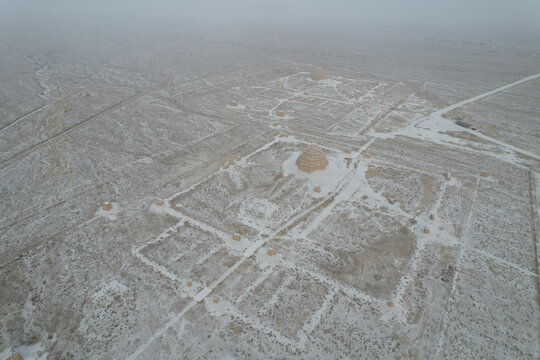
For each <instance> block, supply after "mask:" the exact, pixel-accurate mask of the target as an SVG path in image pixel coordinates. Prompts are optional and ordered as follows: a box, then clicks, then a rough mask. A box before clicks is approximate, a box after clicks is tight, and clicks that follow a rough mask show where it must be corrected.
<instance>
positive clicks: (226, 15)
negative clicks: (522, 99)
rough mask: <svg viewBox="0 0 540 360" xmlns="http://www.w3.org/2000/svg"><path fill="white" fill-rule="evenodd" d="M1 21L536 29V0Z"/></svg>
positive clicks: (111, 12) (136, 12)
mask: <svg viewBox="0 0 540 360" xmlns="http://www.w3.org/2000/svg"><path fill="white" fill-rule="evenodd" d="M0 6H1V7H2V9H3V11H2V12H1V15H0V20H3V21H2V22H4V23H7V24H10V23H17V22H21V21H23V22H24V21H26V20H29V21H31V22H36V21H38V22H39V20H40V19H42V20H43V21H55V20H56V21H60V22H62V21H64V22H70V21H75V22H82V23H92V22H96V21H103V22H105V23H111V24H113V23H117V25H121V24H122V23H129V22H130V21H137V20H138V19H153V20H163V21H184V22H192V23H201V24H205V23H208V22H217V23H219V24H228V25H234V24H243V25H250V26H285V27H289V26H294V27H298V26H315V27H317V26H318V27H335V28H338V29H345V30H346V29H353V30H354V29H365V28H384V27H385V26H386V27H388V28H390V29H396V28H398V29H399V28H405V29H408V28H413V29H433V30H436V31H438V30H441V31H456V32H460V31H475V32H490V31H493V32H529V33H531V34H535V35H539V34H540V21H538V19H539V18H540V2H538V1H534V0H519V1H516V2H508V1H500V0H499V1H489V0H476V1H472V2H471V1H465V0H458V1H453V2H447V1H443V0H438V1H429V0H420V1H412V2H404V1H398V0H391V1H385V2H379V3H377V2H373V1H353V0H345V1H344V0H341V1H336V2H331V3H328V2H326V1H308V0H300V1H295V2H293V3H291V2H288V1H284V0H280V1H272V2H270V1H256V2H254V1H248V0H234V1H229V2H222V1H217V0H213V1H208V0H207V1H181V2H179V3H176V2H175V1H173V0H158V1H155V2H152V3H151V4H146V2H145V1H142V0H138V1H128V0H117V1H112V2H108V1H105V0H98V1H93V2H72V1H69V0H52V1H47V2H39V1H36V0H34V1H26V2H20V1H12V0H1V1H0Z"/></svg>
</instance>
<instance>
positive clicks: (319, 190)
mask: <svg viewBox="0 0 540 360" xmlns="http://www.w3.org/2000/svg"><path fill="white" fill-rule="evenodd" d="M313 191H315V192H316V193H320V192H321V187H320V186H315V189H313Z"/></svg>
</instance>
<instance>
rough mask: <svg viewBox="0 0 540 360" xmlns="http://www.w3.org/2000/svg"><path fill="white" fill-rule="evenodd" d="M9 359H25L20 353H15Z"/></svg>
mask: <svg viewBox="0 0 540 360" xmlns="http://www.w3.org/2000/svg"><path fill="white" fill-rule="evenodd" d="M7 360H23V357H22V356H21V354H19V353H15V354H13V355H11V356H10V357H8V358H7Z"/></svg>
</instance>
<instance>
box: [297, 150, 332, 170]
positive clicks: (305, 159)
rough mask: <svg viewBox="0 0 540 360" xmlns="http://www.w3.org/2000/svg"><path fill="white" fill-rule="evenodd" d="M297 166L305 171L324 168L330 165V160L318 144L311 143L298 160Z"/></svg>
mask: <svg viewBox="0 0 540 360" xmlns="http://www.w3.org/2000/svg"><path fill="white" fill-rule="evenodd" d="M296 166H298V168H299V169H300V170H302V171H304V172H308V173H311V172H314V171H317V170H324V169H325V168H326V167H327V166H328V160H327V159H326V156H324V153H323V151H322V150H321V148H320V147H319V145H317V144H311V145H309V146H308V147H307V148H306V149H305V150H304V151H303V152H302V153H301V154H300V156H299V157H298V159H297V160H296Z"/></svg>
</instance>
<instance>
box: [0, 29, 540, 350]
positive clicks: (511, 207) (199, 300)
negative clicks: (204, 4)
mask: <svg viewBox="0 0 540 360" xmlns="http://www.w3.org/2000/svg"><path fill="white" fill-rule="evenodd" d="M80 31H84V30H80ZM154 31H158V30H154ZM159 31H165V30H159ZM49 32H50V33H49V34H48V36H53V37H57V38H58V39H59V40H62V41H68V40H66V38H64V36H66V35H65V34H64V33H62V32H54V31H53V30H49ZM175 34H176V33H175ZM87 35H88V36H94V35H91V34H85V35H84V36H87ZM79 36H82V35H79ZM190 36H193V39H199V36H200V35H199V34H198V33H197V32H194V33H191V32H189V31H187V30H186V34H185V37H178V36H176V35H175V39H176V40H175V41H176V42H175V43H174V45H173V44H171V43H169V42H167V40H156V39H157V38H154V37H151V38H150V39H151V41H150V40H149V39H146V40H145V39H139V41H140V43H139V42H137V44H136V45H135V44H131V43H130V42H129V41H127V40H126V44H124V46H125V49H126V51H127V52H128V55H126V54H124V55H122V54H119V53H118V52H117V46H118V44H116V43H112V42H109V41H108V40H107V38H100V37H96V38H95V39H94V41H95V42H96V43H95V44H91V45H88V46H89V47H95V49H94V50H95V51H91V52H86V51H83V50H70V51H67V52H65V51H63V48H58V49H56V48H54V44H52V43H51V45H50V46H52V47H53V49H52V50H50V49H49V51H47V52H45V51H42V50H39V49H40V47H37V46H36V44H35V43H29V44H27V46H26V47H21V48H17V47H4V48H2V49H5V50H3V51H6V53H5V54H6V55H5V56H3V57H1V58H0V64H2V62H5V66H3V67H2V69H4V70H3V71H4V72H6V73H7V74H11V73H13V74H14V73H19V74H21V75H20V78H19V79H18V80H15V79H14V78H11V77H9V76H8V78H9V79H8V81H5V82H0V90H1V92H0V96H2V98H0V99H4V98H5V101H4V102H3V103H5V104H6V105H5V106H2V108H1V109H0V111H2V113H0V114H2V118H1V121H2V123H1V124H0V147H1V149H2V152H1V154H0V177H1V178H2V183H1V184H0V197H1V199H2V201H1V202H0V228H1V231H0V240H1V242H0V274H1V277H0V279H1V280H0V284H1V285H0V294H1V295H0V314H1V315H2V316H0V358H1V359H3V358H7V357H8V356H10V355H11V354H12V353H15V352H18V353H20V354H21V355H22V356H23V357H24V359H46V358H47V359H57V358H76V359H84V358H89V359H100V358H127V359H145V358H150V359H157V358H186V359H198V358H212V359H223V358H257V359H259V358H276V359H286V358H305V359H307V358H310V359H311V358H323V359H330V358H336V359H337V358H366V359H372V358H439V359H453V358H460V359H461V358H512V359H517V358H530V359H533V358H537V357H538V355H539V340H538V339H539V338H540V336H539V335H540V333H539V331H540V327H539V323H540V321H539V320H540V310H539V305H538V301H537V299H538V233H540V220H539V219H540V212H539V211H540V210H539V209H540V200H539V199H540V191H539V189H540V175H539V174H540V168H539V160H540V159H539V157H540V153H539V152H538V145H537V144H536V141H537V140H538V133H539V131H540V128H539V125H538V121H536V122H535V121H534V119H538V117H539V116H540V109H539V108H538V105H537V104H538V101H540V99H539V98H538V95H537V94H538V93H539V90H540V78H539V77H540V75H539V74H538V69H539V67H538V66H539V65H540V58H539V57H538V56H536V57H534V56H533V57H532V58H531V57H530V56H528V57H520V56H519V55H518V54H516V53H515V52H514V51H513V50H512V51H511V50H505V49H506V48H504V47H499V46H497V44H491V45H489V46H490V47H493V48H489V49H482V48H479V49H476V50H475V51H476V52H477V57H476V58H473V57H465V58H466V59H467V60H462V59H461V57H460V54H469V53H470V49H468V48H467V47H466V46H464V48H459V47H458V48H457V49H454V50H455V53H454V54H453V55H449V53H448V52H446V51H445V50H444V49H439V48H438V47H437V46H434V45H433V42H432V41H431V42H429V41H428V42H426V44H428V45H426V47H425V48H420V49H418V48H415V49H411V48H409V47H411V46H412V47H415V46H416V47H417V46H419V45H412V44H410V43H408V44H407V45H405V44H402V43H401V41H405V40H403V39H400V38H396V39H394V40H393V41H395V46H391V47H388V46H382V45H376V44H375V45H374V44H369V46H368V44H362V45H354V44H347V45H336V44H334V45H332V46H334V47H336V51H338V52H339V53H340V54H342V55H343V56H336V57H335V58H332V59H333V60H332V59H330V58H328V54H325V53H322V54H319V53H318V52H315V51H313V49H312V48H310V46H309V45H302V46H304V47H298V46H297V47H295V48H299V49H301V50H302V51H295V52H291V53H288V52H287V48H288V46H290V45H291V44H292V43H290V44H274V45H275V46H283V48H282V49H283V53H279V54H276V53H275V52H273V51H270V50H265V47H264V46H259V45H257V46H255V45H253V43H252V41H253V39H252V38H250V37H249V36H248V35H241V34H235V36H248V37H247V38H245V39H241V40H238V39H234V40H235V41H226V40H225V39H223V40H222V41H217V42H215V43H212V45H203V44H199V45H197V46H196V48H194V47H193V46H194V45H193V44H194V43H193V39H192V38H190ZM221 36H223V37H225V38H226V37H227V36H232V35H230V34H226V33H224V34H221ZM394 36H395V35H394ZM0 39H2V37H1V35H0ZM164 39H166V37H165V38H164ZM38 40H39V39H37V40H32V41H38ZM259 40H260V41H263V40H261V39H259ZM29 41H30V40H29ZM145 41H148V43H146V44H145ZM268 41H270V40H268ZM289 41H291V42H294V41H295V40H289ZM141 44H142V45H141ZM302 44H304V42H302ZM324 44H327V45H328V46H330V45H331V44H333V43H332V42H331V37H328V38H325V37H322V38H321V43H318V45H317V46H318V47H320V46H322V45H324ZM364 45H365V47H364ZM512 45H513V46H520V45H519V44H512ZM141 46H143V48H144V46H147V47H148V48H149V49H150V48H151V49H154V50H153V51H158V50H156V49H160V50H159V51H160V54H162V55H160V56H159V57H158V56H156V57H154V56H149V55H148V56H147V57H146V56H145V57H143V58H137V56H142V55H140V49H141ZM355 46H362V47H361V48H360V49H359V48H356V49H354V47H355ZM467 46H469V45H467ZM30 49H35V50H30ZM390 49H392V50H390ZM495 49H496V50H495ZM512 49H513V48H512ZM55 50H56V51H55ZM180 50H182V51H180ZM360 50H361V51H362V52H363V53H365V54H364V55H362V56H363V57H362V58H359V57H356V56H354V54H356V52H357V51H360ZM32 51H33V52H32ZM79 51H80V52H79ZM148 51H150V50H148ZM392 51H400V55H401V56H400V57H399V62H397V57H395V56H394V55H395V54H393V53H391V52H392ZM493 51H508V52H509V53H508V57H510V58H512V61H513V66H515V67H516V68H517V67H519V66H521V68H520V71H519V72H516V71H508V67H507V66H508V65H507V63H505V62H504V61H503V60H504V59H505V57H504V56H498V57H497V59H496V60H494V59H492V56H493V55H492V52H493ZM531 51H532V50H531ZM27 52H30V55H28V54H27ZM150 52H151V51H150ZM385 52H390V53H385ZM526 53H527V54H529V52H526ZM91 54H109V56H110V59H111V61H110V62H109V63H108V64H109V65H102V64H101V63H100V62H99V59H100V58H99V57H94V55H91ZM186 54H189V56H187V55H186ZM217 54H219V56H215V55H217ZM306 54H307V55H306ZM418 54H429V55H430V56H426V57H423V56H421V55H418ZM29 56H30V57H29ZM96 56H97V55H96ZM130 56H132V57H133V58H132V57H130ZM306 56H307V58H310V61H309V62H310V63H306ZM449 56H450V58H448V57H449ZM34 58H35V59H36V60H35V61H33V60H32V59H34ZM135 59H138V60H140V61H139V62H136V61H135ZM366 59H367V60H366ZM419 59H420V60H421V61H427V62H430V61H431V62H430V63H428V64H427V65H426V64H425V63H422V64H418V61H419ZM487 60H489V61H490V64H491V66H493V67H494V68H493V69H491V70H489V71H487V70H486V71H485V72H483V67H482V66H481V65H482V64H483V62H484V61H487ZM321 64H325V66H326V67H327V75H328V79H326V80H322V81H314V80H312V78H311V76H312V74H313V72H314V71H315V70H316V69H317V68H318V67H319V66H320V65H321ZM456 64H458V65H459V71H455V72H453V71H451V70H449V69H453V68H454V67H458V65H456ZM145 66H146V68H145ZM512 69H514V68H512ZM493 74H500V75H497V76H494V75H493ZM23 75H24V76H23ZM23 95H24V96H23ZM34 97H35V98H36V99H34ZM516 104H519V106H517V105H516ZM516 107H519V109H516ZM513 109H514V110H516V111H513ZM506 118H508V119H511V121H507V122H504V121H503V120H504V119H506ZM458 119H459V120H462V121H466V122H469V123H471V124H472V125H474V127H475V128H476V130H472V129H467V128H463V127H460V126H458V125H457V124H456V123H455V121H456V120H458ZM311 143H317V144H318V145H319V146H320V147H321V149H322V150H323V152H324V153H325V156H326V157H327V159H328V161H329V165H328V167H327V168H326V169H324V170H319V171H316V172H313V173H309V174H308V173H305V172H302V171H300V170H299V169H298V168H297V166H296V163H295V162H296V159H297V158H298V156H299V154H300V153H301V152H302V151H303V150H304V149H305V148H306V147H307V146H308V145H309V144H311Z"/></svg>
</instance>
